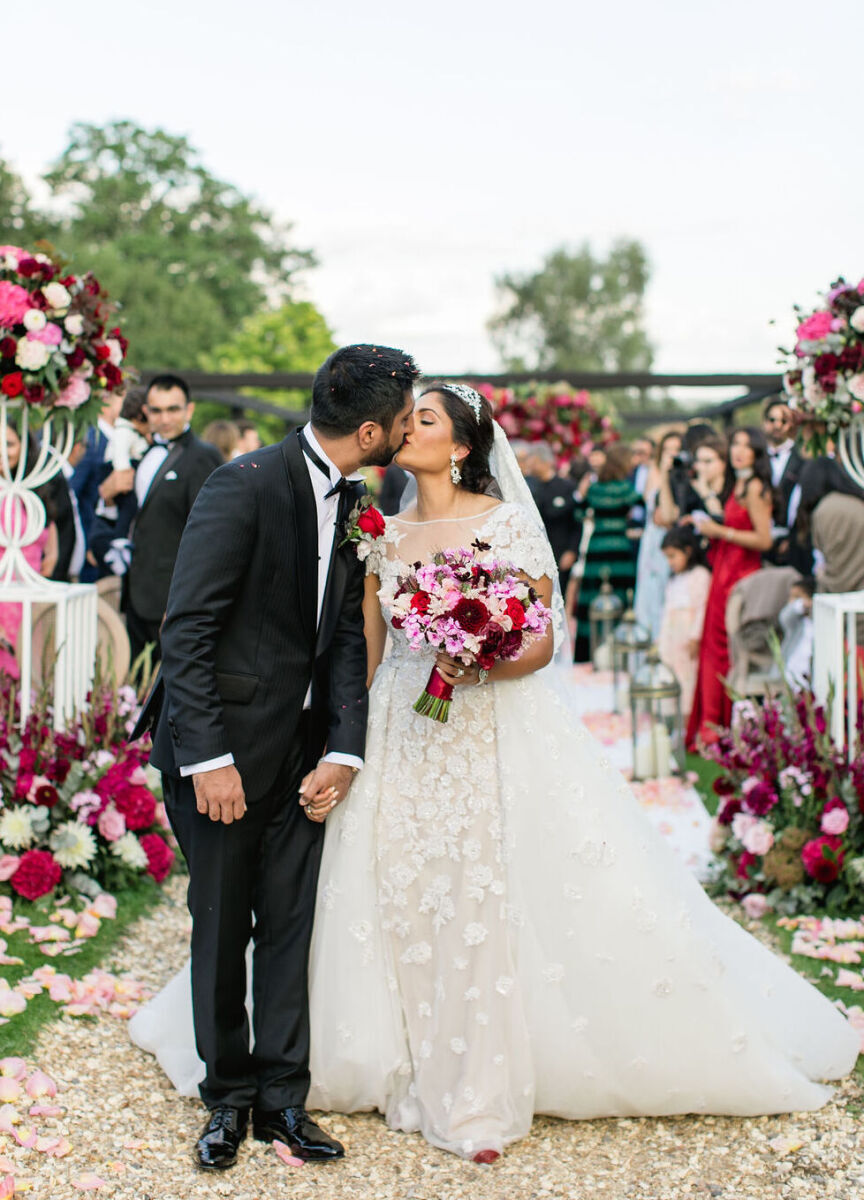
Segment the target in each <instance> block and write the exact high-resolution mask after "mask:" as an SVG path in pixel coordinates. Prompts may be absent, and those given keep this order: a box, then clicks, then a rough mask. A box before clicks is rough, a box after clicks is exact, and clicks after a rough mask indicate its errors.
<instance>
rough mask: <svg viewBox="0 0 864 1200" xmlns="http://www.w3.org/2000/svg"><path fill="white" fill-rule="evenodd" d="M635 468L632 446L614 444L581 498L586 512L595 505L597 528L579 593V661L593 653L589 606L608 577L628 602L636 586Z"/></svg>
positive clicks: (575, 656) (576, 653) (637, 499)
mask: <svg viewBox="0 0 864 1200" xmlns="http://www.w3.org/2000/svg"><path fill="white" fill-rule="evenodd" d="M629 471H630V456H629V453H628V451H627V449H626V447H624V446H610V447H609V449H608V450H607V451H606V459H605V462H603V464H602V465H601V466H600V468H599V470H598V471H597V478H596V480H595V481H594V482H593V483H591V484H589V485H588V487H587V490H585V492H584V493H583V494H582V498H581V500H580V501H579V504H578V514H579V515H580V516H581V517H583V518H584V517H585V516H586V515H588V512H589V510H590V513H591V515H592V517H593V521H594V529H593V532H592V534H591V540H590V541H589V542H588V549H587V551H586V554H585V568H584V571H583V573H582V579H581V583H580V586H579V591H578V594H577V599H576V606H575V614H574V615H575V617H576V641H575V646H574V650H573V660H574V662H587V661H588V660H589V658H590V623H589V620H588V608H589V606H590V604H591V601H592V600H593V599H594V597H595V596H596V595H597V594H598V592H599V591H600V587H601V584H602V583H603V581H604V580H605V579H608V580H609V583H610V584H611V586H612V589H613V591H615V592H616V593H617V594H618V595H619V596H620V597H621V601H622V603H624V604H626V603H627V593H628V591H632V590H633V589H634V588H635V586H636V559H635V557H634V554H633V547H632V545H631V543H630V539H629V538H628V536H627V518H628V516H629V514H630V509H631V508H632V507H633V505H634V504H638V503H640V501H641V497H640V495H639V493H638V492H637V491H636V489H635V488H634V487H633V484H632V483H631V482H630V479H629V478H628V476H629Z"/></svg>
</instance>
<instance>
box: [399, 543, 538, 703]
mask: <svg viewBox="0 0 864 1200" xmlns="http://www.w3.org/2000/svg"><path fill="white" fill-rule="evenodd" d="M489 549H490V546H489V545H487V543H485V542H480V541H476V542H474V543H473V544H472V548H471V550H466V549H464V548H462V549H458V550H442V551H440V552H439V553H438V554H436V555H435V556H434V558H433V559H432V561H431V562H430V563H426V564H421V563H415V564H414V570H413V572H412V574H410V575H408V576H404V577H400V578H399V579H397V580H396V581H394V582H392V583H389V584H385V585H384V586H383V587H382V588H381V590H380V591H379V593H378V595H379V597H380V599H381V604H382V606H383V607H384V608H386V609H387V610H388V611H389V614H390V622H391V624H392V625H393V626H394V628H396V629H401V630H402V632H403V633H404V634H405V636H406V638H407V639H408V644H409V646H410V647H411V648H412V649H413V650H421V649H423V647H425V646H434V647H436V649H439V650H445V651H446V652H447V653H448V654H450V655H452V656H453V657H454V658H459V659H461V661H462V662H464V663H465V664H466V665H469V664H470V663H472V662H476V663H477V664H478V665H479V666H480V667H482V668H483V669H484V670H487V671H488V670H489V669H490V668H491V667H492V666H494V664H495V662H496V661H497V660H498V659H515V658H519V656H520V655H521V654H522V652H523V650H525V649H526V648H527V647H528V646H529V645H530V644H531V642H533V641H536V640H537V639H538V638H540V637H542V636H543V634H544V633H545V631H546V627H547V626H548V624H549V621H550V620H551V617H552V614H551V612H550V610H549V609H548V608H546V606H545V605H544V604H543V603H542V602H541V601H540V599H539V598H538V596H537V593H536V592H535V590H534V588H532V587H530V586H529V585H528V584H527V583H526V582H525V580H524V579H522V578H521V577H520V576H519V575H518V574H517V573H516V568H515V567H514V566H512V565H511V564H510V563H506V562H496V561H495V560H494V559H490V558H487V557H484V556H485V554H486V552H487V551H488V550H489ZM452 697H453V687H452V685H451V684H449V683H447V682H446V681H445V680H444V679H443V678H442V677H441V675H439V673H438V671H437V670H436V668H435V667H433V668H432V672H431V674H430V676H429V681H428V683H427V684H426V687H425V689H424V691H423V693H422V694H421V696H420V698H419V699H418V701H417V703H416V704H415V705H414V711H415V712H418V713H420V714H421V716H424V717H431V718H432V719H433V720H435V721H441V722H442V723H443V722H445V721H446V720H447V719H448V716H449V712H450V702H451V699H452Z"/></svg>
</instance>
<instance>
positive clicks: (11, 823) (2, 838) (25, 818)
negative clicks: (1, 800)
mask: <svg viewBox="0 0 864 1200" xmlns="http://www.w3.org/2000/svg"><path fill="white" fill-rule="evenodd" d="M33 836H34V835H33V823H32V822H31V820H30V814H29V812H28V811H27V809H26V808H21V807H16V808H7V809H6V811H5V812H4V813H3V816H2V817H0V842H2V843H3V845H4V846H5V847H6V849H7V850H26V848H27V847H28V846H31V845H32V844H33Z"/></svg>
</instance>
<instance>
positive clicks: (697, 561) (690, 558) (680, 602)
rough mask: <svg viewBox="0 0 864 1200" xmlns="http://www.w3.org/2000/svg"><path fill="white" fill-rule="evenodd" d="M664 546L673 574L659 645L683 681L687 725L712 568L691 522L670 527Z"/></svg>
mask: <svg viewBox="0 0 864 1200" xmlns="http://www.w3.org/2000/svg"><path fill="white" fill-rule="evenodd" d="M661 549H662V551H663V554H664V555H665V556H666V561H667V562H668V563H669V567H670V569H671V571H672V575H671V577H670V579H669V582H668V583H667V584H666V597H665V599H664V602H663V619H662V622H661V625H660V636H659V638H658V639H657V648H658V650H659V651H660V658H661V660H662V661H663V662H664V663H665V664H666V665H667V667H671V668H672V670H673V671H674V672H675V676H676V678H677V679H678V682H679V683H680V684H681V713H682V717H683V720H684V724H685V726H686V724H687V718H688V716H689V714H690V710H691V708H692V707H693V696H694V693H695V690H696V674H697V672H698V669H699V644H700V641H701V639H702V624H703V622H704V620H705V606H706V604H707V602H708V591H709V589H710V587H711V572H710V571H709V570H708V568H707V567H706V566H705V565H704V562H703V556H702V546H701V544H700V541H699V537H698V535H697V534H696V533H695V532H694V530H693V529H691V528H690V527H689V526H687V525H676V526H675V528H673V529H670V530H669V532H668V533H667V534H666V536H665V537H664V539H663V542H662V545H661Z"/></svg>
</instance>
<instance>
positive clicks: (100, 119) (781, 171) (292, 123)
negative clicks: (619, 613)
mask: <svg viewBox="0 0 864 1200" xmlns="http://www.w3.org/2000/svg"><path fill="white" fill-rule="evenodd" d="M3 33H4V42H5V43H6V44H7V45H17V46H18V47H20V48H25V47H38V51H39V52H38V60H37V61H38V68H39V69H38V70H37V69H36V67H35V66H34V65H33V62H32V61H31V60H25V61H24V62H23V63H22V65H21V70H22V72H23V74H22V76H21V78H23V79H27V80H29V83H28V85H27V87H17V86H16V87H14V88H12V87H10V86H9V85H8V83H7V85H6V86H5V87H4V88H3V89H2V91H0V155H3V157H5V158H6V159H7V160H8V161H9V162H10V163H11V164H12V166H13V167H14V168H16V169H17V170H18V171H19V172H20V173H22V174H23V175H24V176H25V178H27V179H28V180H30V181H32V180H35V179H36V178H37V177H38V175H39V174H40V172H41V171H43V170H44V169H45V167H46V166H47V165H48V163H50V162H51V160H52V159H54V158H56V157H57V156H58V155H59V154H60V153H61V152H62V150H63V148H64V146H65V144H66V134H67V131H68V129H69V126H70V124H71V123H72V122H73V121H76V120H80V121H88V122H94V123H104V122H107V121H109V120H111V119H116V118H124V119H132V120H134V121H136V122H138V123H139V124H141V125H144V126H145V127H148V128H152V127H157V126H158V127H161V128H164V129H166V130H168V131H169V132H171V133H178V134H184V135H186V136H187V137H188V138H189V139H190V141H191V142H192V144H193V145H194V146H195V147H196V148H197V149H198V150H199V151H200V152H201V155H202V160H203V162H204V163H205V165H206V166H207V167H208V168H209V169H210V170H211V171H213V173H214V174H216V175H218V176H220V177H221V178H224V179H226V180H228V181H230V182H232V183H234V184H236V185H237V186H238V187H240V188H241V189H242V190H243V191H244V192H246V193H249V194H251V195H254V196H255V197H256V198H257V199H259V200H260V201H261V202H262V203H263V204H264V205H266V206H267V207H268V208H269V209H270V210H271V211H272V212H273V213H274V214H276V216H277V217H278V218H279V219H281V220H284V221H291V222H293V224H294V236H295V238H296V241H297V242H298V244H300V245H302V246H305V247H311V248H312V249H313V250H314V251H315V253H316V255H317V257H318V259H319V261H320V265H319V266H318V267H317V268H316V269H315V270H314V271H312V272H310V273H309V274H308V275H307V277H306V278H305V281H304V284H303V287H304V291H305V293H306V295H307V296H308V297H309V298H311V299H312V300H314V301H315V302H316V304H317V305H318V306H319V308H320V309H321V310H322V312H323V313H324V315H325V317H326V318H327V320H328V322H329V323H330V325H331V328H332V329H333V331H334V334H335V336H336V338H337V340H338V341H340V342H349V341H369V342H382V343H389V344H392V345H401V346H404V347H405V348H407V349H409V350H410V351H411V352H412V353H414V354H415V356H416V357H417V359H418V361H419V363H420V365H421V367H422V368H423V369H424V370H425V371H426V372H427V373H436V372H441V373H451V374H453V373H458V372H459V371H469V370H475V371H491V370H494V369H495V368H496V367H497V366H499V365H500V364H499V361H498V357H497V354H496V352H495V349H494V347H493V346H492V343H491V342H490V340H489V338H488V335H487V332H486V322H487V320H488V318H489V317H490V315H491V314H492V313H493V312H494V310H495V307H496V293H495V287H494V280H495V277H496V276H498V275H500V274H501V273H503V272H506V271H527V270H532V269H534V268H537V267H539V266H540V264H541V262H542V259H543V257H544V255H546V254H547V253H549V251H551V250H552V249H555V248H557V247H559V246H562V245H563V246H569V247H572V248H577V247H578V246H580V245H581V244H582V243H583V242H585V241H587V242H588V243H590V245H591V247H592V248H593V249H594V250H595V251H596V252H598V253H602V252H605V250H607V249H608V247H609V245H610V243H611V241H612V240H613V239H615V238H617V237H635V238H638V239H640V240H641V241H642V242H643V244H644V245H645V247H646V250H647V253H648V256H649V259H650V262H651V270H652V274H651V282H650V285H649V289H648V292H647V296H646V319H647V326H648V330H649V334H650V336H651V338H652V341H653V343H654V345H655V347H656V355H655V361H654V366H655V369H656V370H657V371H661V372H699V373H710V372H727V371H735V372H738V371H740V372H765V371H767V372H770V371H773V370H775V369H776V363H777V352H776V347H777V345H778V343H783V342H784V341H786V342H788V340H789V334H790V331H791V330H792V328H793V325H794V321H793V313H792V305H793V304H794V303H796V302H797V303H801V304H809V303H811V302H814V303H815V301H816V300H817V298H818V293H819V292H820V291H822V290H824V289H825V288H827V286H828V285H829V284H830V282H831V281H832V280H833V279H834V278H835V277H836V276H837V275H840V274H844V275H846V277H847V278H854V279H855V280H856V281H857V279H859V278H860V277H861V276H862V275H864V219H862V218H864V154H862V153H861V134H860V130H861V112H862V107H864V100H862V89H861V83H860V80H861V66H860V53H861V46H862V44H864V3H862V0H833V3H832V4H830V5H826V6H821V7H820V6H817V5H814V4H813V3H812V0H807V2H804V0H747V2H744V0H725V2H724V3H723V4H712V5H701V4H694V3H693V0H686V2H679V0H668V2H664V0H655V3H653V4H646V3H645V2H644V0H617V2H616V3H614V4H606V5H601V4H597V3H592V4H586V3H584V2H583V0H531V2H530V3H524V2H522V3H518V4H517V3H513V2H512V0H495V2H494V3H493V2H487V0H461V2H456V0H437V2H436V3H435V4H434V5H416V4H409V3H406V2H405V0H400V2H399V3H394V2H390V0H366V2H365V3H363V4H358V3H356V0H353V2H349V0H333V2H330V3H327V2H326V0H319V3H318V4H314V5H313V4H312V3H310V2H309V0H305V2H303V3H297V2H296V0H257V2H256V0H248V2H247V3H245V4H238V3H237V2H236V0H230V2H229V0H208V2H206V3H205V2H203V0H172V2H168V0H147V2H146V3H140V2H138V0H135V2H130V0H124V3H123V4H122V5H114V6H110V7H108V8H106V7H105V5H104V4H102V3H99V4H96V3H94V2H93V0H78V2H77V3H76V4H75V5H69V4H68V3H66V2H65V0H41V3H40V4H38V5H27V4H24V5H14V6H11V7H10V10H9V11H8V12H4V17H3ZM27 62H30V65H29V66H28V65H26V63H27ZM772 320H774V321H776V322H777V324H776V326H775V325H772V324H771V322H772Z"/></svg>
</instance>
